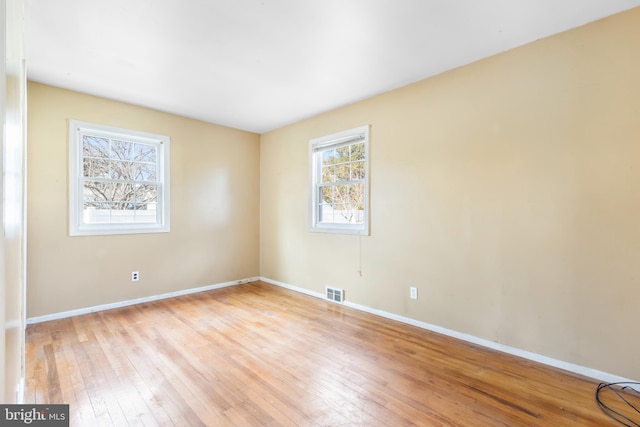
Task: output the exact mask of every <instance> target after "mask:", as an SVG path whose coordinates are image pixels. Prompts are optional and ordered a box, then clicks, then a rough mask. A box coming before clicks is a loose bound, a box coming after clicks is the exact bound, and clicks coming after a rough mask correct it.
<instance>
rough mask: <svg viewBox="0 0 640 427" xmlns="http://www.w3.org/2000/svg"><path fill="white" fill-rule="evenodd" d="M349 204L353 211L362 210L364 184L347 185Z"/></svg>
mask: <svg viewBox="0 0 640 427" xmlns="http://www.w3.org/2000/svg"><path fill="white" fill-rule="evenodd" d="M349 203H350V204H351V205H352V206H353V207H354V208H355V209H364V184H363V183H357V184H350V185H349Z"/></svg>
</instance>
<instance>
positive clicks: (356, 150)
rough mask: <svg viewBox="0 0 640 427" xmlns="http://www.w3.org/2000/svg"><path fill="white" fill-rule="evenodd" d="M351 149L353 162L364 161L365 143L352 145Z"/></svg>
mask: <svg viewBox="0 0 640 427" xmlns="http://www.w3.org/2000/svg"><path fill="white" fill-rule="evenodd" d="M350 148H351V161H352V162H355V161H358V160H364V142H360V143H358V144H352V145H350Z"/></svg>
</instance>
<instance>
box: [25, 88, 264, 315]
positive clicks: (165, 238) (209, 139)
mask: <svg viewBox="0 0 640 427" xmlns="http://www.w3.org/2000/svg"><path fill="white" fill-rule="evenodd" d="M28 115H29V125H28V139H29V142H28V213H29V216H28V230H29V232H28V275H27V280H28V289H27V294H28V295H27V298H28V299H27V307H28V312H27V315H28V317H34V316H43V315H47V314H52V313H59V312H63V311H67V310H73V309H79V308H86V307H91V306H95V305H100V304H107V303H112V302H118V301H123V300H129V299H133V298H139V297H145V296H150V295H157V294H162V293H166V292H173V291H179V290H184V289H190V288H195V287H200V286H207V285H213V284H217V283H223V282H227V281H232V280H239V279H244V278H249V277H255V276H257V275H258V272H259V271H258V238H259V230H258V224H259V222H258V221H259V217H258V200H259V181H258V179H259V156H260V154H259V153H260V146H259V135H257V134H253V133H249V132H244V131H239V130H234V129H230V128H225V127H221V126H216V125H212V124H207V123H204V122H199V121H196V120H190V119H186V118H182V117H178V116H174V115H171V114H165V113H161V112H157V111H153V110H149V109H145V108H140V107H135V106H131V105H127V104H122V103H118V102H113V101H109V100H106V99H102V98H97V97H93V96H89V95H84V94H79V93H76V92H71V91H67V90H62V89H58V88H54V87H50V86H45V85H41V84H38V83H32V82H30V83H29V86H28ZM67 119H77V120H82V121H88V122H93V123H100V124H104V125H109V126H116V127H122V128H128V129H134V130H138V131H143V132H151V133H156V134H162V135H168V136H170V137H171V232H170V233H159V234H137V235H119V236H91V237H69V236H68V226H67V224H68V221H67V211H68V208H67V200H68V198H67V196H68V188H67V180H68V178H67V174H68V172H67V165H68V158H67V156H68V154H67V153H68V151H67V145H68V142H67ZM134 270H135V271H139V272H140V277H141V278H140V281H139V282H136V283H133V282H131V278H130V274H131V271H134Z"/></svg>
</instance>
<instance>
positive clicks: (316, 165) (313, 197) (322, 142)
mask: <svg viewBox="0 0 640 427" xmlns="http://www.w3.org/2000/svg"><path fill="white" fill-rule="evenodd" d="M370 128H371V125H364V126H359V127H357V128H353V129H349V130H345V131H342V132H338V133H334V134H331V135H326V136H322V137H319V138H314V139H311V140H309V186H310V188H309V231H311V232H314V233H333V234H354V235H360V236H369V235H370V232H371V231H370V228H369V215H370V212H369V210H370V204H369V181H370V177H369V158H370V148H369V147H370V143H369V134H370ZM357 142H362V143H364V150H365V156H364V171H365V172H364V174H365V175H364V176H365V178H364V222H363V223H361V224H338V223H329V224H323V223H320V222H319V220H318V197H319V194H318V191H319V190H318V185H319V184H318V182H319V181H321V178H320V173H321V172H320V168H321V166H320V160H319V159H320V157H318V156H321V155H322V154H321V151H322V150H323V149H326V148H328V147H332V148H333V147H341V146H344V145H349V144H353V143H357ZM319 153H320V154H319ZM351 182H353V181H351Z"/></svg>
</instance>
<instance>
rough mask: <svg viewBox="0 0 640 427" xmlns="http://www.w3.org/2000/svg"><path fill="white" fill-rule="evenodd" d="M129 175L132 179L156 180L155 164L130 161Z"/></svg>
mask: <svg viewBox="0 0 640 427" xmlns="http://www.w3.org/2000/svg"><path fill="white" fill-rule="evenodd" d="M131 176H132V179H133V180H134V181H156V165H154V164H149V163H132V164H131Z"/></svg>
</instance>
